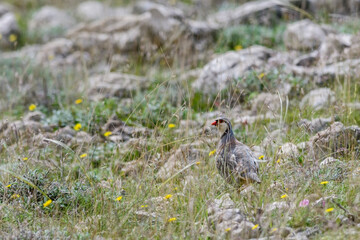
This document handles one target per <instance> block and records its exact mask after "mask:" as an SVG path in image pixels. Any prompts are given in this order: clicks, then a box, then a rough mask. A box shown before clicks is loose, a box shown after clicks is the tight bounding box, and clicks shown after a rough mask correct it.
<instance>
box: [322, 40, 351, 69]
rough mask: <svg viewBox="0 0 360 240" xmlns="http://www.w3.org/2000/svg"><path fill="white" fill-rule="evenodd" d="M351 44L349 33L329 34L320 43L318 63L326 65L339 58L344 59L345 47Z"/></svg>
mask: <svg viewBox="0 0 360 240" xmlns="http://www.w3.org/2000/svg"><path fill="white" fill-rule="evenodd" d="M350 46H351V35H346V34H338V35H335V34H330V35H328V36H327V37H326V38H325V39H324V41H323V42H322V43H321V45H320V48H319V57H320V59H319V60H320V64H322V65H327V64H331V63H334V62H337V61H339V60H344V54H343V52H344V51H345V49H346V48H349V47H350Z"/></svg>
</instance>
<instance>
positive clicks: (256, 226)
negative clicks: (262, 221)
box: [251, 224, 259, 230]
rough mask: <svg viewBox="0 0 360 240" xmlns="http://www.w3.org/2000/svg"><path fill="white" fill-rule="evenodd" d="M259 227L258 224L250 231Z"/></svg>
mask: <svg viewBox="0 0 360 240" xmlns="http://www.w3.org/2000/svg"><path fill="white" fill-rule="evenodd" d="M258 227H259V224H256V225H255V226H253V227H252V228H251V229H252V230H255V229H257V228H258Z"/></svg>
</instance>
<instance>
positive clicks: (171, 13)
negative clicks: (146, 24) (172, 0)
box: [133, 1, 184, 19]
mask: <svg viewBox="0 0 360 240" xmlns="http://www.w3.org/2000/svg"><path fill="white" fill-rule="evenodd" d="M154 10H156V11H158V12H160V14H161V15H163V16H164V17H167V18H168V17H170V18H176V19H183V18H184V12H183V11H182V10H181V9H178V8H174V7H170V6H165V5H162V4H159V3H156V2H152V1H140V2H137V3H136V4H135V5H134V8H133V12H134V13H136V14H143V13H145V12H151V11H154Z"/></svg>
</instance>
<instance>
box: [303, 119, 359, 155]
mask: <svg viewBox="0 0 360 240" xmlns="http://www.w3.org/2000/svg"><path fill="white" fill-rule="evenodd" d="M359 140H360V127H358V126H349V127H345V126H344V125H343V124H342V123H341V122H334V123H333V124H331V126H330V127H328V128H327V129H325V130H323V131H321V132H318V133H317V134H316V135H314V136H313V137H311V138H310V140H309V141H308V152H309V154H310V155H311V156H313V157H314V158H315V159H319V158H321V157H323V156H326V155H327V154H332V155H333V156H334V157H336V156H338V155H342V154H346V153H347V151H348V150H350V149H354V148H355V151H359V150H358V149H356V146H358V144H359Z"/></svg>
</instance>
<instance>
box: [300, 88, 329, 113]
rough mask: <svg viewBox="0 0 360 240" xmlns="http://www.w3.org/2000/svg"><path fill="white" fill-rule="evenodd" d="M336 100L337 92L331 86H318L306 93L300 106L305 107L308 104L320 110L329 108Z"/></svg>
mask: <svg viewBox="0 0 360 240" xmlns="http://www.w3.org/2000/svg"><path fill="white" fill-rule="evenodd" d="M335 101H336V98H335V93H334V92H333V91H331V90H330V89H329V88H318V89H315V90H312V91H310V92H309V93H308V94H306V95H305V96H304V97H303V99H302V100H301V102H300V108H302V109H304V108H305V107H306V106H310V107H312V108H313V109H314V110H316V111H318V110H321V109H324V108H328V107H330V106H331V105H333V104H334V103H335Z"/></svg>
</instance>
